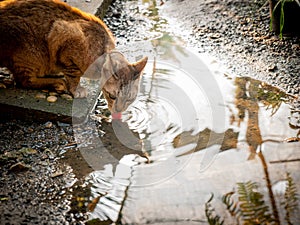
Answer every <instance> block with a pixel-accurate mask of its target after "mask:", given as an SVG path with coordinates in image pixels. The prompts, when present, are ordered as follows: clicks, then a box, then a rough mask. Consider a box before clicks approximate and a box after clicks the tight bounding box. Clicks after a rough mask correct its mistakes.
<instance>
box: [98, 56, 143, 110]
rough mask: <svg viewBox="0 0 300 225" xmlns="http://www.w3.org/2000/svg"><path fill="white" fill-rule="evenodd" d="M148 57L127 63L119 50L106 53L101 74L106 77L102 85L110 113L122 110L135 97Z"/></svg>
mask: <svg viewBox="0 0 300 225" xmlns="http://www.w3.org/2000/svg"><path fill="white" fill-rule="evenodd" d="M147 60H148V58H147V57H144V58H143V59H141V60H139V61H138V62H135V63H129V62H128V61H127V59H126V58H125V57H124V55H122V54H121V53H120V52H117V51H113V52H111V53H107V56H106V57H105V62H104V64H103V67H102V72H101V76H104V77H106V81H105V82H104V85H103V86H102V91H103V94H104V97H105V98H106V100H107V103H108V108H109V110H110V111H111V112H112V113H117V112H123V111H125V110H126V109H127V107H128V106H129V105H130V104H131V103H132V102H133V101H134V100H135V99H136V96H137V94H138V90H139V81H140V77H141V74H142V71H143V69H144V67H145V66H146V63H147Z"/></svg>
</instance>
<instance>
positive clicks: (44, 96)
mask: <svg viewBox="0 0 300 225" xmlns="http://www.w3.org/2000/svg"><path fill="white" fill-rule="evenodd" d="M35 98H37V99H46V94H44V93H37V94H36V95H35Z"/></svg>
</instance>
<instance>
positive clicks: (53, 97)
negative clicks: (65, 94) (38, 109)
mask: <svg viewBox="0 0 300 225" xmlns="http://www.w3.org/2000/svg"><path fill="white" fill-rule="evenodd" d="M47 101H48V102H51V103H53V102H56V101H57V97H56V96H49V97H48V98H47Z"/></svg>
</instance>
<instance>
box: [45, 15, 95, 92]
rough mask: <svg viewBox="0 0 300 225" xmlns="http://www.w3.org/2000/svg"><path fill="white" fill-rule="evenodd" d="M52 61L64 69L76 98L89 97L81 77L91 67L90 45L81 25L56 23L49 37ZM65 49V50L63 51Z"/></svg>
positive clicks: (66, 22) (69, 87)
mask: <svg viewBox="0 0 300 225" xmlns="http://www.w3.org/2000/svg"><path fill="white" fill-rule="evenodd" d="M47 41H48V48H49V52H50V59H51V60H52V61H55V63H56V64H59V65H60V66H61V67H63V71H62V72H63V74H64V75H65V78H66V82H67V87H68V90H69V91H70V92H71V94H72V95H73V97H74V98H83V97H86V96H87V92H86V90H85V89H84V88H83V87H81V86H80V84H79V83H80V77H81V76H82V75H83V73H84V71H85V69H86V68H87V66H88V65H89V63H88V62H89V58H90V57H89V54H90V53H89V51H88V43H87V41H86V37H85V34H84V32H83V31H82V28H81V26H80V23H77V22H69V21H62V20H59V21H56V22H55V23H54V24H53V27H52V29H51V31H50V33H49V35H48V37H47ZM62 49H63V50H62Z"/></svg>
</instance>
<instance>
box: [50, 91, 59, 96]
mask: <svg viewBox="0 0 300 225" xmlns="http://www.w3.org/2000/svg"><path fill="white" fill-rule="evenodd" d="M49 95H50V96H57V95H58V94H57V93H56V92H53V91H52V92H49Z"/></svg>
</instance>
